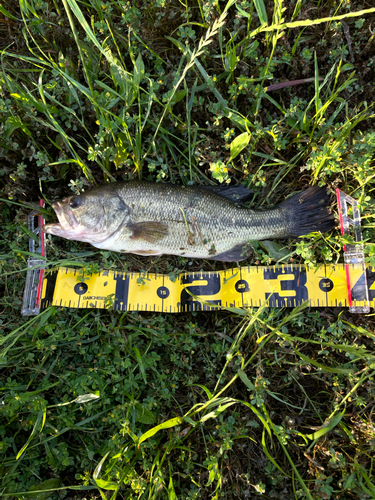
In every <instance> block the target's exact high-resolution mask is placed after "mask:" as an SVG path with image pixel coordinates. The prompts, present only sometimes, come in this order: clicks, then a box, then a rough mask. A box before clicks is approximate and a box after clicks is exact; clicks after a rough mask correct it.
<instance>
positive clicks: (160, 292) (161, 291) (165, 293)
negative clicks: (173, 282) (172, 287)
mask: <svg viewBox="0 0 375 500" xmlns="http://www.w3.org/2000/svg"><path fill="white" fill-rule="evenodd" d="M156 294H157V296H158V297H159V298H160V299H166V298H167V297H169V290H168V288H167V287H166V286H159V288H158V289H157V290H156Z"/></svg>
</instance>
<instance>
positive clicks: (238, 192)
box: [196, 184, 254, 204]
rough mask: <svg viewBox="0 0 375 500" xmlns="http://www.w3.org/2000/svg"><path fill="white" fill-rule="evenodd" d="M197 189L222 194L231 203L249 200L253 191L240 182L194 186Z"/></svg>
mask: <svg viewBox="0 0 375 500" xmlns="http://www.w3.org/2000/svg"><path fill="white" fill-rule="evenodd" d="M196 187H197V188H199V189H203V190H204V191H208V192H209V193H214V194H218V195H219V196H223V197H224V198H227V199H228V200H230V201H233V203H239V204H241V203H245V201H249V200H251V198H252V197H253V194H254V191H252V190H251V189H249V188H247V187H245V186H243V185H242V184H234V185H233V186H228V185H225V186H196Z"/></svg>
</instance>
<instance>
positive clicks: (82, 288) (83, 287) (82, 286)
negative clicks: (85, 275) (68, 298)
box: [74, 283, 89, 295]
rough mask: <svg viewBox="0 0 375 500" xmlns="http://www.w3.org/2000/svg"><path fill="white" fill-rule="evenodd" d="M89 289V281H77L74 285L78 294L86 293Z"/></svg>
mask: <svg viewBox="0 0 375 500" xmlns="http://www.w3.org/2000/svg"><path fill="white" fill-rule="evenodd" d="M88 289H89V286H88V284H87V283H77V284H76V285H75V286H74V291H75V293H76V294H77V295H83V294H84V293H86V292H87V290H88Z"/></svg>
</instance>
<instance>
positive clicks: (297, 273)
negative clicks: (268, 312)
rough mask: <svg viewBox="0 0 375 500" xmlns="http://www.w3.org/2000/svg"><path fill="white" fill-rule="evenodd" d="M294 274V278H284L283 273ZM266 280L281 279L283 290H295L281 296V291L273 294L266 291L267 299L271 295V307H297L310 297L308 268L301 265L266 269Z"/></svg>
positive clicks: (269, 303)
mask: <svg viewBox="0 0 375 500" xmlns="http://www.w3.org/2000/svg"><path fill="white" fill-rule="evenodd" d="M287 274H289V275H290V274H292V275H293V276H294V277H293V279H289V278H288V279H287V278H286V277H285V279H284V280H283V279H282V277H283V275H284V276H285V275H287ZM264 279H265V280H279V281H280V289H281V291H283V292H284V291H285V292H286V291H289V290H290V291H291V292H292V291H293V292H295V293H291V294H290V296H284V294H282V296H280V294H279V293H277V292H275V293H273V294H271V293H266V300H267V299H268V298H269V297H270V295H271V297H270V299H269V302H268V305H269V307H280V306H284V307H295V306H297V305H299V304H301V303H302V302H304V301H305V300H308V298H309V291H308V289H307V287H306V281H307V274H306V269H303V268H301V269H300V268H299V267H291V266H285V267H284V269H283V268H279V267H277V268H274V269H265V271H264Z"/></svg>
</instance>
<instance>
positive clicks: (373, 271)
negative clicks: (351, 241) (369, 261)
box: [366, 266, 375, 302]
mask: <svg viewBox="0 0 375 500" xmlns="http://www.w3.org/2000/svg"><path fill="white" fill-rule="evenodd" d="M366 274H367V286H368V298H369V301H370V302H371V301H372V300H375V290H371V287H372V286H373V284H374V283H375V267H374V266H369V267H368V268H367V269H366Z"/></svg>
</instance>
